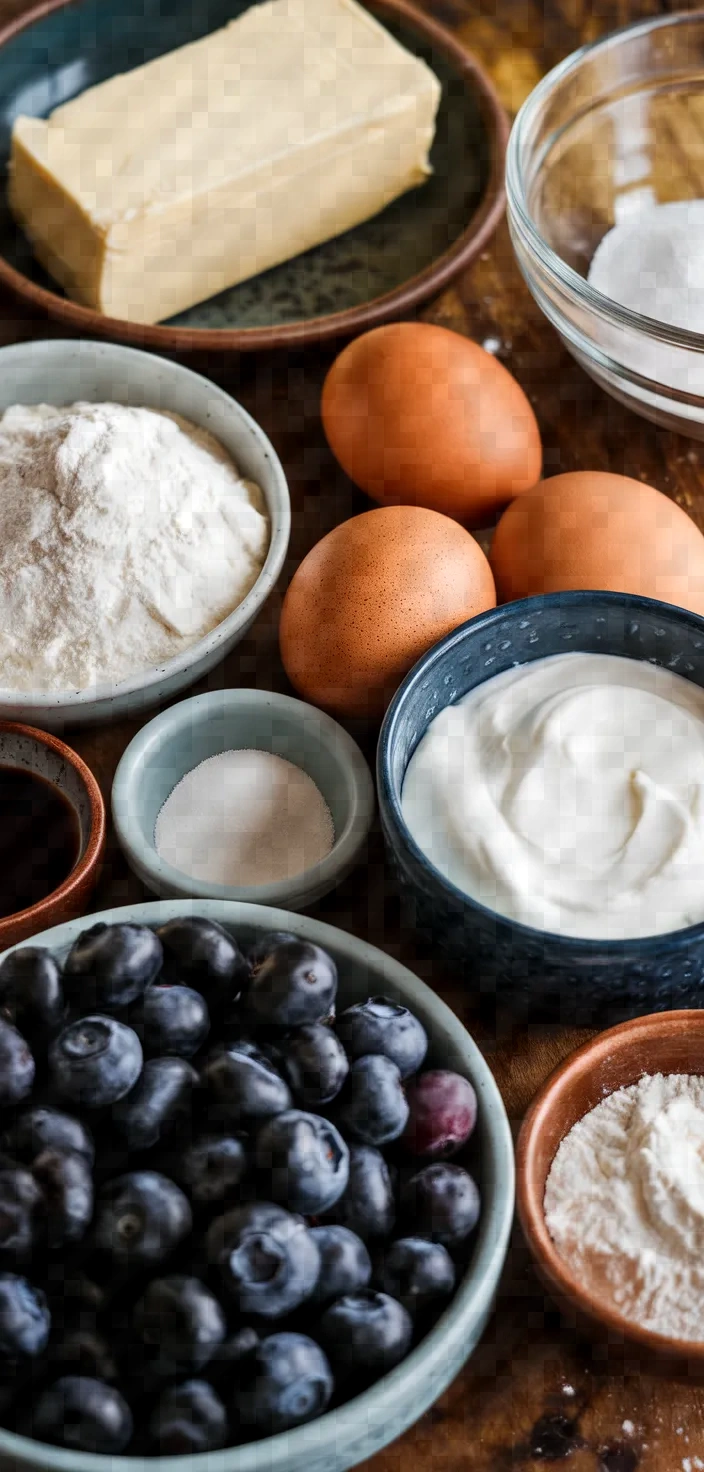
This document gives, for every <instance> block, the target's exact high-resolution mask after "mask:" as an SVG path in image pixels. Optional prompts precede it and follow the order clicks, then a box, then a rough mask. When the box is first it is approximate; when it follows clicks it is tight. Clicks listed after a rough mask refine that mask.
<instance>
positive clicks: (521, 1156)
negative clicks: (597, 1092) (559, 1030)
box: [516, 1008, 704, 1363]
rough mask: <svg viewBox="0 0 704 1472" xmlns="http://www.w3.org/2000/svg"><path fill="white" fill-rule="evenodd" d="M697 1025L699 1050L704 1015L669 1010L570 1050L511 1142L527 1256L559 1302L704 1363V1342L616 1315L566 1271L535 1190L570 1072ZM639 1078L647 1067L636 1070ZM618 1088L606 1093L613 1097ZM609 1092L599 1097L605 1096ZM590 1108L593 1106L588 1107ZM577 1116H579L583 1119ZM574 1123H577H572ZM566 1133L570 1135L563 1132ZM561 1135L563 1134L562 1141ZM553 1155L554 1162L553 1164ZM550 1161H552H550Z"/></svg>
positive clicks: (659, 1349) (637, 1339) (652, 1348)
mask: <svg viewBox="0 0 704 1472" xmlns="http://www.w3.org/2000/svg"><path fill="white" fill-rule="evenodd" d="M694 1024H696V1025H698V1027H699V1028H700V1030H701V1031H702V1048H703V1051H704V1012H702V1011H700V1010H699V1009H697V1008H683V1009H681V1010H678V1011H674V1012H649V1013H647V1014H646V1015H645V1016H643V1017H633V1018H631V1019H630V1020H629V1021H627V1022H621V1023H619V1024H618V1026H616V1027H610V1028H607V1029H606V1031H605V1032H600V1033H597V1034H596V1036H594V1037H592V1038H590V1039H589V1040H588V1042H586V1043H583V1044H582V1046H581V1047H579V1048H576V1049H575V1050H574V1052H572V1053H569V1054H568V1055H567V1057H566V1058H564V1059H563V1061H562V1063H559V1064H558V1066H557V1068H555V1069H553V1071H552V1073H551V1074H550V1075H549V1076H548V1078H547V1079H546V1080H545V1082H544V1083H543V1084H542V1086H541V1087H540V1089H539V1090H538V1092H537V1094H536V1095H535V1097H534V1098H533V1100H532V1101H531V1104H530V1106H529V1109H528V1112H527V1114H526V1115H525V1117H524V1120H523V1123H522V1125H521V1128H520V1131H519V1135H518V1140H517V1143H516V1209H517V1213H518V1219H519V1221H520V1224H521V1228H522V1231H523V1234H524V1236H525V1239H526V1242H527V1244H528V1247H529V1250H530V1252H531V1255H532V1256H533V1258H534V1259H535V1262H536V1263H537V1265H538V1267H539V1268H540V1270H541V1272H542V1273H543V1274H544V1276H545V1277H546V1278H547V1279H548V1281H549V1283H550V1286H551V1289H552V1291H553V1292H554V1293H555V1294H556V1295H557V1297H558V1299H559V1298H562V1299H563V1300H567V1302H569V1303H570V1305H571V1306H572V1307H573V1308H574V1309H576V1310H577V1311H578V1313H580V1314H582V1315H584V1317H586V1318H587V1319H590V1320H592V1321H593V1322H596V1323H598V1324H601V1325H602V1326H605V1327H606V1328H607V1329H609V1330H610V1331H612V1332H613V1333H614V1334H616V1335H617V1336H618V1337H619V1339H625V1340H628V1341H630V1342H632V1343H634V1344H638V1345H639V1346H640V1347H641V1348H643V1349H646V1350H648V1351H649V1352H650V1353H652V1354H656V1355H658V1357H660V1358H668V1357H673V1358H675V1359H680V1358H682V1359H689V1360H696V1361H698V1362H701V1363H704V1339H677V1338H670V1337H669V1335H667V1334H659V1333H656V1332H655V1331H654V1330H653V1329H647V1328H644V1326H643V1325H642V1324H638V1323H636V1322H635V1321H634V1320H633V1319H629V1318H627V1317H626V1316H625V1315H624V1314H621V1313H619V1311H618V1309H616V1308H612V1306H611V1305H610V1304H609V1303H607V1302H605V1301H604V1300H603V1299H601V1298H598V1297H597V1296H596V1294H594V1293H591V1292H590V1291H589V1290H588V1289H587V1288H586V1287H585V1286H584V1284H583V1283H582V1282H581V1281H580V1279H579V1277H578V1276H577V1275H576V1274H574V1273H572V1272H571V1271H570V1268H569V1265H568V1264H567V1262H566V1260H565V1259H564V1258H563V1257H561V1256H560V1254H559V1252H558V1250H557V1248H556V1246H555V1243H554V1242H553V1239H552V1237H551V1236H550V1233H549V1231H548V1228H547V1224H546V1221H545V1212H544V1208H543V1197H544V1186H543V1189H542V1191H541V1190H540V1188H539V1184H538V1180H537V1172H536V1161H535V1155H536V1150H537V1145H538V1140H539V1137H540V1133H541V1130H542V1129H543V1128H544V1126H545V1122H546V1120H547V1119H548V1118H549V1117H550V1115H551V1113H552V1111H553V1109H554V1108H555V1101H556V1098H557V1097H558V1096H559V1095H560V1094H565V1093H569V1089H570V1082H571V1079H572V1077H573V1075H574V1074H576V1073H580V1072H584V1071H588V1070H589V1069H590V1068H591V1067H592V1066H593V1063H594V1061H595V1059H596V1058H597V1057H598V1056H601V1057H604V1056H608V1054H609V1052H610V1050H611V1049H612V1047H613V1044H614V1042H616V1041H620V1040H622V1039H630V1040H631V1041H632V1043H633V1047H634V1049H635V1050H636V1052H637V1050H638V1049H639V1048H642V1045H643V1043H644V1042H645V1041H647V1040H648V1038H652V1037H653V1036H654V1035H657V1034H660V1035H662V1034H663V1033H668V1032H670V1031H671V1032H677V1031H679V1030H681V1029H682V1027H683V1026H688V1027H691V1026H692V1025H694ZM640 1072H641V1075H642V1074H644V1073H646V1072H647V1067H643V1068H641V1070H640ZM619 1087H626V1085H617V1086H616V1088H614V1089H611V1090H610V1091H609V1094H611V1093H615V1092H616V1091H617V1088H619ZM609 1094H605V1095H604V1096H603V1097H604V1098H608V1097H609ZM593 1107H595V1106H593ZM585 1117H586V1116H585V1115H582V1116H581V1118H582V1119H583V1118H585ZM575 1123H577V1121H575ZM567 1133H569V1132H567ZM565 1138H566V1134H565V1135H563V1136H562V1139H563V1140H564V1139H565ZM554 1158H555V1157H554V1156H553V1160H554ZM551 1163H552V1162H551Z"/></svg>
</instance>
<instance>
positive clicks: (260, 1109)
mask: <svg viewBox="0 0 704 1472" xmlns="http://www.w3.org/2000/svg"><path fill="white" fill-rule="evenodd" d="M202 1079H203V1083H204V1085H205V1088H206V1090H207V1096H208V1115H209V1118H210V1119H213V1120H217V1121H218V1122H220V1123H222V1124H225V1125H229V1126H230V1127H231V1128H234V1129H243V1130H247V1129H251V1128H257V1127H258V1126H259V1125H260V1124H264V1122H265V1121H266V1120H267V1119H272V1118H273V1117H274V1115H276V1114H282V1113H283V1111H284V1109H290V1107H291V1103H292V1100H291V1091H290V1089H289V1087H288V1084H287V1083H286V1082H285V1080H284V1079H282V1077H281V1074H280V1073H278V1072H277V1070H276V1068H275V1067H274V1064H273V1063H272V1061H271V1059H270V1058H268V1057H267V1056H266V1054H265V1053H263V1052H262V1050H261V1048H259V1047H257V1045H256V1043H250V1042H246V1041H243V1042H236V1043H231V1044H230V1046H229V1047H227V1048H222V1049H220V1050H219V1051H218V1052H216V1053H213V1054H212V1056H211V1057H210V1058H209V1059H208V1061H207V1063H206V1065H205V1067H204V1069H203V1073H202Z"/></svg>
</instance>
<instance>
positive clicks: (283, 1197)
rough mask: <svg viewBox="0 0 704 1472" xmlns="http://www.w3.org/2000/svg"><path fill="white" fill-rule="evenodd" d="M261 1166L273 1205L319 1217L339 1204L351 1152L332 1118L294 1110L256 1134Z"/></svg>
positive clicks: (280, 1116) (258, 1157) (258, 1158)
mask: <svg viewBox="0 0 704 1472" xmlns="http://www.w3.org/2000/svg"><path fill="white" fill-rule="evenodd" d="M256 1162H257V1167H258V1170H259V1172H260V1176H261V1180H262V1184H263V1189H264V1191H265V1193H266V1195H267V1196H269V1197H270V1198H271V1200H272V1201H278V1202H280V1203H281V1205H282V1206H287V1207H288V1208H289V1210H290V1211H300V1212H302V1213H303V1215H304V1216H318V1215H319V1214H320V1213H321V1212H324V1211H329V1210H330V1208H331V1207H332V1206H334V1205H335V1202H336V1201H338V1200H339V1198H340V1196H341V1195H342V1193H343V1191H344V1189H345V1186H346V1185H347V1178H348V1175H349V1150H348V1148H347V1146H346V1144H345V1142H344V1140H343V1138H342V1136H341V1134H340V1133H339V1131H338V1130H336V1129H335V1126H334V1125H333V1124H331V1123H330V1120H329V1119H322V1118H321V1116H320V1115H319V1114H305V1113H304V1112H303V1111H302V1110H300V1109H289V1110H287V1111H286V1112H285V1113H284V1114H278V1115H277V1116H276V1119H271V1120H269V1122H268V1124H265V1125H264V1126H263V1128H262V1129H261V1130H260V1131H259V1134H258V1135H257V1143H256Z"/></svg>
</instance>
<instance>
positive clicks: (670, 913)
mask: <svg viewBox="0 0 704 1472" xmlns="http://www.w3.org/2000/svg"><path fill="white" fill-rule="evenodd" d="M402 810H403V815H404V818H405V821H406V824H407V826H408V828H409V830H410V832H411V834H412V836H413V838H414V839H415V841H416V843H417V844H418V846H419V848H421V849H422V850H423V852H424V853H425V854H426V855H427V857H428V858H429V860H430V862H431V863H432V864H433V865H434V866H435V868H436V869H438V870H439V871H440V873H441V874H444V875H445V877H446V878H447V879H449V880H451V882H452V883H453V884H455V885H456V886H457V887H458V888H459V889H461V890H463V891H464V893H465V894H467V895H469V896H471V897H472V898H473V899H476V900H479V901H480V902H481V903H482V904H484V905H487V906H488V907H489V908H490V909H492V910H495V911H497V912H498V914H500V915H505V916H508V917H510V918H511V919H513V920H519V921H521V922H522V923H523V924H524V925H531V926H534V927H536V928H538V929H540V930H547V931H551V932H553V933H555V934H559V935H571V936H582V937H591V938H592V939H596V940H606V939H615V940H625V939H627V938H629V937H640V936H647V935H659V934H662V933H663V932H665V931H670V930H680V929H681V928H682V927H684V926H687V925H693V924H695V923H697V922H698V921H702V920H704V691H703V690H701V689H700V688H699V687H698V686H697V685H693V684H691V683H690V681H688V680H684V679H683V678H682V677H681V676H680V675H676V674H673V673H672V671H670V670H665V669H659V668H656V667H655V666H654V665H651V664H645V663H639V662H637V661H635V660H630V659H620V658H617V657H616V656H613V655H608V654H576V653H575V654H560V655H556V656H554V657H552V658H549V659H540V660H536V661H535V662H534V663H533V664H528V665H521V666H519V667H518V668H516V669H511V670H507V671H506V672H505V673H504V674H501V675H497V676H495V678H494V679H491V680H487V681H486V682H485V684H483V685H480V686H478V687H477V689H475V690H472V691H470V693H469V694H468V695H466V696H465V697H464V699H462V700H460V701H458V703H457V704H456V705H452V706H449V707H448V708H447V709H446V710H444V711H442V712H441V713H440V715H438V716H436V718H435V720H434V721H432V722H431V724H430V726H429V727H428V730H427V732H426V734H425V736H424V737H423V739H422V740H421V741H420V743H419V745H418V747H417V748H416V750H415V752H414V754H413V756H412V757H411V760H410V763H409V765H408V770H407V772H406V777H405V781H404V785H403V793H402Z"/></svg>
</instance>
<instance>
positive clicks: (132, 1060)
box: [49, 1016, 142, 1109]
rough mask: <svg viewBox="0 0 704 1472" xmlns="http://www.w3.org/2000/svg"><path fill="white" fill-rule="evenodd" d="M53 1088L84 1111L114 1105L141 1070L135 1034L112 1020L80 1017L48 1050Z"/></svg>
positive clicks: (109, 1018) (139, 1046) (139, 1045)
mask: <svg viewBox="0 0 704 1472" xmlns="http://www.w3.org/2000/svg"><path fill="white" fill-rule="evenodd" d="M49 1066H50V1069H51V1073H52V1075H53V1080H54V1084H55V1086H56V1088H57V1089H58V1090H59V1092H60V1093H61V1094H64V1095H65V1096H66V1098H68V1099H73V1100H75V1101H76V1103H78V1104H82V1105H83V1106H84V1108H86V1109H102V1108H104V1107H105V1106H106V1105H108V1104H116V1103H117V1101H118V1099H122V1098H123V1096H124V1095H125V1094H128V1093H129V1091H130V1089H132V1088H134V1085H135V1084H136V1082H137V1079H138V1078H139V1075H140V1073H141V1071H142V1045H141V1043H140V1041H139V1038H138V1037H137V1034H136V1032H133V1031H132V1028H131V1027H126V1026H125V1024H124V1022H117V1021H116V1020H115V1018H114V1017H97V1016H96V1017H83V1018H81V1020H80V1022H71V1023H70V1024H69V1026H68V1027H65V1028H64V1030H63V1032H61V1033H59V1036H58V1037H57V1038H55V1039H54V1042H53V1043H52V1045H51V1048H50V1049H49Z"/></svg>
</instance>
